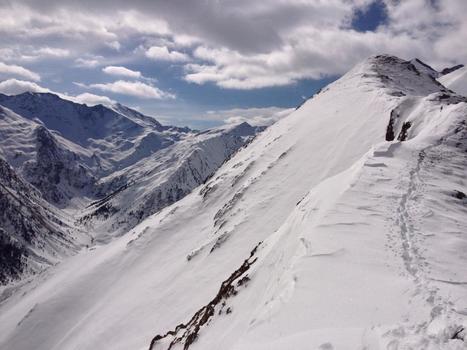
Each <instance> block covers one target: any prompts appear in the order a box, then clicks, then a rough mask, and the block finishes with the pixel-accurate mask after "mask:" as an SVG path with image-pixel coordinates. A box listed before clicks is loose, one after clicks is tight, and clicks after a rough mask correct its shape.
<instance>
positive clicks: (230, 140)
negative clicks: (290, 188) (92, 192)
mask: <svg viewBox="0 0 467 350" xmlns="http://www.w3.org/2000/svg"><path fill="white" fill-rule="evenodd" d="M257 133H258V128H256V127H252V126H250V125H249V124H248V123H242V124H239V125H233V126H228V127H221V128H216V129H210V130H208V131H205V132H200V133H195V134H192V135H190V136H189V137H186V138H185V139H184V140H183V141H180V142H178V143H176V144H174V145H173V146H171V147H167V148H166V149H164V150H161V151H160V152H157V153H156V154H154V155H153V156H151V157H147V158H144V159H142V160H140V161H139V162H137V163H135V164H134V165H132V166H130V167H128V168H125V169H124V170H122V171H118V172H115V173H113V174H111V175H110V176H107V177H105V178H103V179H101V180H100V181H99V183H98V184H97V188H98V189H97V191H98V192H99V194H100V196H99V197H101V199H99V200H97V201H95V202H93V203H91V204H90V205H89V206H88V209H87V210H86V211H85V212H84V215H83V216H82V217H81V218H80V220H79V222H80V223H84V224H87V225H88V226H89V227H94V228H96V223H97V224H98V226H100V227H101V229H100V231H106V232H111V233H113V234H115V233H122V232H126V231H127V230H128V229H129V228H132V227H134V226H135V225H136V224H138V223H140V222H141V221H142V220H143V219H145V218H147V217H148V216H150V215H152V214H154V213H156V212H157V211H159V210H161V209H162V208H164V207H166V206H168V205H170V204H172V203H174V202H176V201H178V200H180V199H181V198H183V197H184V196H186V195H187V194H188V193H190V192H191V190H193V189H194V188H195V187H197V186H199V185H200V184H202V183H204V182H205V181H206V180H207V179H208V178H209V177H210V176H211V175H212V174H213V173H214V172H215V171H216V170H217V169H218V168H219V167H220V166H221V165H222V163H224V162H225V161H226V160H227V159H228V158H229V157H230V156H231V155H232V154H234V153H235V152H236V151H237V150H238V149H239V148H240V147H242V146H243V145H245V144H246V143H248V142H250V141H251V140H252V138H253V137H254V136H255V135H256V134H257ZM102 197H103V198H102ZM102 221H103V222H102Z"/></svg>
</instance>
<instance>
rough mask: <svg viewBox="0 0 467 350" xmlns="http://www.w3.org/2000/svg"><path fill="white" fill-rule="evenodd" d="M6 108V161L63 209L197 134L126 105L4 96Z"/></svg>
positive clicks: (0, 140) (0, 144) (42, 95)
mask: <svg viewBox="0 0 467 350" xmlns="http://www.w3.org/2000/svg"><path fill="white" fill-rule="evenodd" d="M0 105H1V106H3V107H2V109H1V111H0V113H1V114H2V116H1V118H0V123H1V126H2V128H1V131H0V132H1V135H0V136H1V138H0V147H1V149H2V151H3V153H4V157H5V158H6V160H7V161H8V162H9V163H10V164H12V165H13V166H14V167H15V168H16V169H18V171H19V172H20V173H21V174H22V175H24V176H25V177H26V178H28V180H30V181H31V182H32V183H33V184H34V185H36V186H37V187H38V188H39V189H40V190H41V191H42V192H43V193H44V195H45V196H46V198H48V199H49V200H51V201H52V202H54V203H56V204H59V205H62V206H63V205H67V204H68V201H69V200H70V199H71V198H73V197H75V196H77V195H78V194H81V195H90V194H91V193H92V191H93V185H94V183H95V181H96V179H98V178H101V177H103V176H106V175H109V174H111V173H113V172H115V171H117V170H120V169H123V168H125V167H128V166H131V165H133V164H135V163H136V162H138V161H139V160H141V159H143V158H145V157H148V156H150V155H152V154H153V153H155V152H157V151H159V150H161V149H163V148H165V147H168V146H170V145H172V144H173V143H174V142H177V141H179V140H181V139H183V138H184V137H186V136H187V135H190V134H191V130H189V129H188V128H176V127H170V126H169V127H167V126H163V125H161V124H160V123H159V122H158V121H157V120H155V119H154V118H151V117H147V116H145V115H143V114H141V113H139V112H137V111H134V110H132V109H130V108H127V107H124V106H122V105H118V104H117V105H115V106H113V107H112V108H109V107H105V106H103V105H97V106H93V107H88V106H86V105H82V104H77V103H74V102H71V101H68V100H64V99H61V98H60V97H58V96H56V95H54V94H50V93H23V94H20V95H13V96H7V95H1V94H0ZM50 168H53V170H52V172H50V171H49V170H50ZM61 169H63V171H62V170H61ZM34 177H37V178H34ZM52 177H53V179H52ZM46 183H47V184H46Z"/></svg>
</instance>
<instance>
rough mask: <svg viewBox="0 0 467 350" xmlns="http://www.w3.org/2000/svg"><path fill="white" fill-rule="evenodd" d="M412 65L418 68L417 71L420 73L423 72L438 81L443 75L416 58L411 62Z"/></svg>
mask: <svg viewBox="0 0 467 350" xmlns="http://www.w3.org/2000/svg"><path fill="white" fill-rule="evenodd" d="M410 63H412V64H413V65H414V67H415V68H417V70H418V71H419V72H421V73H423V74H427V75H429V76H431V77H432V78H435V79H436V78H438V77H439V76H440V75H441V73H440V72H438V71H437V70H435V69H434V68H432V67H430V66H429V65H428V64H426V63H425V62H422V61H420V60H419V59H418V58H415V59H413V60H411V61H410Z"/></svg>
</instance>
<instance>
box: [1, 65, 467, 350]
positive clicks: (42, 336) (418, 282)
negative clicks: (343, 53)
mask: <svg viewBox="0 0 467 350" xmlns="http://www.w3.org/2000/svg"><path fill="white" fill-rule="evenodd" d="M466 115H467V104H466V103H465V99H464V98H462V97H460V96H457V95H454V94H453V93H451V92H449V91H448V90H447V89H446V88H444V87H443V86H442V85H440V84H439V83H438V82H437V81H435V80H434V79H433V78H432V77H430V76H428V75H426V74H424V73H423V72H420V71H419V70H417V68H415V66H414V65H413V64H411V63H410V62H406V61H403V60H400V59H397V58H395V57H391V56H375V57H372V58H370V59H368V60H366V61H365V62H363V63H362V64H360V65H358V66H357V67H355V68H354V69H353V70H352V71H350V72H349V73H348V74H346V75H345V76H344V77H342V78H341V79H339V80H338V81H336V82H335V83H333V84H331V85H329V86H328V87H327V88H326V89H324V90H323V91H322V92H321V93H319V94H317V95H316V96H315V97H314V98H313V99H310V100H309V101H307V102H306V103H305V104H304V105H303V106H302V107H301V108H299V109H298V110H297V111H296V112H294V113H292V114H290V115H289V116H288V117H286V118H284V119H282V120H280V121H279V122H277V123H276V124H274V125H273V126H271V127H270V128H268V129H266V130H265V131H264V132H263V133H261V134H260V135H259V136H258V137H257V138H255V139H254V140H253V141H252V142H251V143H250V144H249V145H248V147H245V148H243V149H241V150H240V151H239V152H237V153H236V154H235V155H234V156H233V157H232V158H231V159H230V160H228V161H227V162H226V163H225V164H224V165H223V166H222V167H221V168H220V169H219V170H218V171H217V172H216V173H215V174H214V175H213V176H212V177H211V178H209V180H208V181H207V182H206V183H205V184H203V185H202V186H200V187H199V188H197V189H195V190H194V191H193V192H192V193H191V194H189V195H187V196H185V197H184V198H183V199H181V200H180V201H178V202H176V203H174V204H172V205H170V206H168V207H166V208H164V209H162V210H161V211H160V212H158V213H156V214H155V215H152V216H150V217H148V218H147V219H146V220H144V221H143V222H142V223H140V224H139V225H138V226H136V227H135V228H134V229H132V230H130V231H129V232H128V233H127V234H125V235H122V236H121V237H119V238H117V239H115V240H113V241H112V242H110V243H109V244H107V245H101V246H95V247H92V248H91V249H89V250H87V251H85V252H82V253H81V254H78V255H76V256H74V257H72V258H70V259H68V260H67V261H65V262H63V263H62V264H60V265H58V266H56V267H54V268H52V269H50V270H49V271H48V274H47V275H44V276H40V277H41V278H39V279H37V280H35V281H33V282H31V283H30V284H28V285H26V286H24V287H22V288H21V289H20V290H19V291H18V292H17V293H15V294H14V295H12V296H11V297H10V298H8V299H7V300H6V301H5V302H4V303H3V304H2V305H1V306H0V329H1V330H2V332H0V347H1V348H7V349H12V350H15V349H18V350H19V349H28V348H33V347H34V348H36V349H47V350H50V349H104V350H105V349H109V350H110V349H112V350H116V349H148V348H151V349H153V350H154V349H169V348H171V349H182V348H185V349H186V348H190V349H203V350H206V349H219V348H223V349H284V348H286V347H287V348H292V349H310V348H312V349H362V348H366V349H379V348H404V349H405V348H407V349H408V348H425V349H440V348H446V349H456V348H457V349H460V348H461V347H463V346H465V343H463V341H462V340H461V339H462V338H463V337H465V334H464V333H463V330H462V326H464V327H465V326H466V325H467V323H466V320H465V314H466V312H465V309H466V307H467V300H466V297H465V296H466V295H467V290H466V286H467V284H466V281H465V280H464V277H465V275H466V273H465V271H466V270H465V266H467V265H466V263H467V261H466V257H465V254H463V252H465V249H466V247H467V237H466V236H465V232H467V231H466V228H467V227H466V226H467V223H466V219H465V218H466V215H465V214H466V202H465V193H467V188H466V184H465V167H466V165H467V164H466V159H465V150H466V147H467V145H466V142H465V139H466ZM389 131H391V132H392V134H393V137H388V134H391V132H389ZM389 136H391V135H389ZM386 139H388V141H386Z"/></svg>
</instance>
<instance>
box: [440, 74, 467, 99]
mask: <svg viewBox="0 0 467 350" xmlns="http://www.w3.org/2000/svg"><path fill="white" fill-rule="evenodd" d="M438 80H439V81H440V82H441V84H443V85H444V86H446V87H448V88H449V89H451V90H454V91H455V92H457V93H458V94H461V95H464V96H467V67H462V68H459V69H456V70H455V71H453V72H451V73H449V74H446V75H443V76H442V77H440V78H439V79H438Z"/></svg>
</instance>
